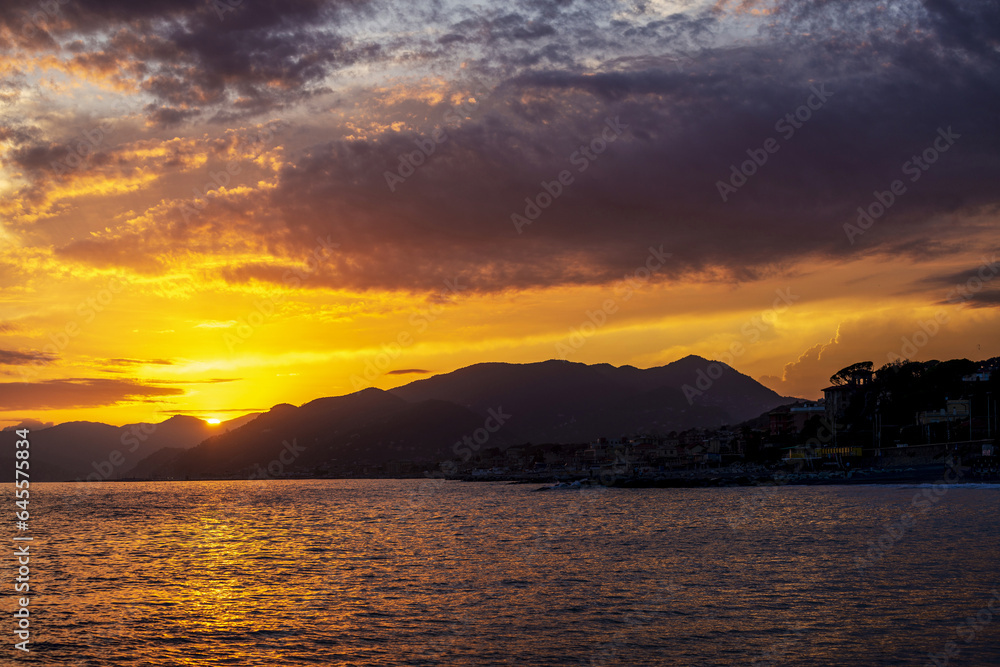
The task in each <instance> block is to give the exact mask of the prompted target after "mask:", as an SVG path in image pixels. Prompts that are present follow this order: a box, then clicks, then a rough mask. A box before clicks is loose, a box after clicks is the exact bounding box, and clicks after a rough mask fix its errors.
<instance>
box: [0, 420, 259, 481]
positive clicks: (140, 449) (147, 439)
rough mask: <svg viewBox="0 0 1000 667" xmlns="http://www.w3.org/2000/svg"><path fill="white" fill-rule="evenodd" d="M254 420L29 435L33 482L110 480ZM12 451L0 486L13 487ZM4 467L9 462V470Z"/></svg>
mask: <svg viewBox="0 0 1000 667" xmlns="http://www.w3.org/2000/svg"><path fill="white" fill-rule="evenodd" d="M256 416H257V415H256V414H249V415H243V416H242V417H238V418H236V419H233V420H230V421H227V422H223V423H222V424H219V425H217V426H211V425H209V424H207V423H206V422H205V421H204V420H202V419H198V418H197V417H190V416H187V415H176V416H173V417H170V418H169V419H167V420H165V421H162V422H160V423H158V424H153V423H139V424H126V425H125V426H111V425H109V424H101V423H99V422H66V423H63V424H59V425H57V426H51V427H49V428H45V429H38V430H32V431H31V435H30V442H31V480H32V481H39V482H53V481H75V480H85V479H87V478H88V477H90V478H91V479H92V480H95V481H96V480H101V479H114V478H116V477H118V476H119V475H121V474H123V473H124V472H126V471H128V470H129V469H130V468H132V467H134V466H135V465H136V464H137V463H138V462H139V461H141V460H142V459H144V458H146V457H147V456H149V455H150V454H152V453H154V452H156V451H158V450H160V449H162V448H164V447H175V448H179V449H180V450H185V449H189V448H191V447H194V446H195V445H197V444H198V443H200V442H203V441H204V440H205V439H206V438H209V437H211V436H212V435H215V434H218V433H220V432H222V431H225V430H228V429H231V428H236V427H238V426H241V425H242V424H245V423H246V422H248V421H251V420H253V419H255V418H256ZM12 451H13V450H11V451H8V452H4V454H3V455H2V456H0V466H2V470H0V481H5V482H11V481H13V477H14V475H13V470H14V462H13V461H14V459H13V455H12ZM116 452H117V453H116ZM4 461H9V463H10V465H7V464H6V463H3V462H4Z"/></svg>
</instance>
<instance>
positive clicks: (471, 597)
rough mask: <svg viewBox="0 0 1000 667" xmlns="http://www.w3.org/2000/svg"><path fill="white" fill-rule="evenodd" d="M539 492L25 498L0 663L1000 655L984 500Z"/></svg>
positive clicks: (228, 487)
mask: <svg viewBox="0 0 1000 667" xmlns="http://www.w3.org/2000/svg"><path fill="white" fill-rule="evenodd" d="M6 487H7V488H6V489H5V493H4V497H5V498H8V499H9V500H8V504H9V505H10V509H11V511H13V498H12V496H13V493H12V490H11V489H12V487H11V485H6ZM534 488H536V487H534V486H518V485H503V484H467V483H461V482H443V481H438V480H406V481H395V480H377V481H374V480H357V481H341V480H315V481H313V480H310V481H269V482H173V483H171V482H164V483H145V484H112V483H106V484H97V485H88V486H85V485H78V484H36V485H33V486H32V489H31V493H32V496H31V512H32V529H31V531H30V534H31V535H33V536H34V538H35V541H34V542H33V543H32V546H31V550H32V552H33V556H32V560H31V569H32V572H31V575H30V576H31V584H32V594H31V613H32V615H31V621H32V630H33V635H32V639H33V640H34V641H33V643H32V648H33V651H32V653H31V654H30V655H28V656H27V657H24V654H21V655H16V654H17V653H19V652H15V651H14V650H13V649H12V646H13V643H14V639H13V621H12V619H11V616H10V613H11V612H12V611H13V609H14V603H13V597H14V596H13V592H12V591H13V583H12V582H13V577H14V576H15V574H14V571H13V565H12V563H13V560H14V559H13V557H12V556H8V557H5V558H4V559H2V560H3V568H2V573H3V581H4V582H6V583H3V586H4V596H5V607H4V611H5V614H4V618H6V619H7V620H6V621H5V623H6V625H7V628H6V629H4V630H3V636H5V637H7V640H6V641H7V646H5V647H4V648H3V651H2V655H3V663H2V664H44V665H81V666H82V665H267V666H271V665H305V664H309V665H340V664H345V665H490V664H503V665H508V664H509V665H559V664H570V665H772V664H789V665H925V664H934V663H933V662H932V661H931V659H930V657H929V655H930V654H936V655H938V656H939V657H938V661H939V664H949V665H1000V595H998V592H1000V576H998V571H1000V570H998V554H1000V488H997V486H996V485H993V486H984V487H975V488H967V487H965V488H963V487H948V488H945V487H938V488H937V489H930V488H922V487H905V488H902V487H887V486H882V487H874V486H867V487H864V486H862V487H859V486H855V487H793V486H786V487H772V488H771V489H770V490H763V489H760V488H757V489H754V488H733V489H621V490H617V489H607V490H585V491H568V490H567V491H547V492H541V493H539V492H533V489H534ZM935 491H936V493H935ZM925 493H926V496H925V495H924V494H925ZM13 533H14V530H13V527H11V529H10V531H9V534H11V535H12V534H13ZM880 542H881V546H878V545H879V543H880ZM9 544H12V543H11V542H9ZM873 545H874V546H873ZM13 551H14V549H13V548H12V547H11V548H9V552H10V553H13ZM991 604H992V606H993V608H994V609H996V610H998V611H996V612H990V611H989V605H991ZM949 642H953V643H954V644H953V647H952V649H951V650H952V655H951V656H950V657H948V658H947V659H946V658H945V657H944V656H945V651H946V650H947V648H948V643H949ZM956 651H957V652H956ZM15 658H17V659H16V660H15Z"/></svg>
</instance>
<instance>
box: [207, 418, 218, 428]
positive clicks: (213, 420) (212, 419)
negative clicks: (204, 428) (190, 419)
mask: <svg viewBox="0 0 1000 667" xmlns="http://www.w3.org/2000/svg"><path fill="white" fill-rule="evenodd" d="M205 422H207V423H208V424H211V425H212V426H216V425H218V424H221V423H222V420H221V419H216V418H215V417H212V418H211V419H206V420H205Z"/></svg>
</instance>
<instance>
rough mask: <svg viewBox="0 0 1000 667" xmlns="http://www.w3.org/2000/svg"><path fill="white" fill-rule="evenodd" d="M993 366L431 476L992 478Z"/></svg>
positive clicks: (841, 391)
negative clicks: (953, 473)
mask: <svg viewBox="0 0 1000 667" xmlns="http://www.w3.org/2000/svg"><path fill="white" fill-rule="evenodd" d="M962 361H964V360H962ZM998 361H1000V360H998V359H992V360H989V361H986V362H979V363H978V364H974V363H973V362H964V363H965V364H966V366H962V365H958V366H955V367H945V366H947V365H949V364H951V365H955V364H958V362H942V363H940V364H938V362H923V363H921V362H898V363H896V364H887V365H886V366H885V367H883V368H881V369H879V370H878V371H875V370H874V368H873V364H872V363H871V362H862V363H860V364H855V365H854V366H850V367H848V368H845V369H843V370H842V371H840V372H839V373H838V374H837V375H834V376H833V377H832V378H831V381H832V382H833V384H831V386H829V387H827V388H826V389H824V390H823V394H824V398H822V399H820V400H818V401H816V402H798V403H794V404H790V405H783V406H781V407H778V408H776V409H774V410H771V411H770V412H768V413H766V414H763V415H761V416H760V417H759V418H757V419H754V420H750V421H748V422H744V423H742V424H739V425H734V426H722V427H720V428H717V429H690V430H686V431H681V432H671V433H666V434H637V435H622V436H608V437H600V438H597V439H595V440H593V441H592V442H590V443H586V444H578V445H559V444H547V445H546V444H538V445H535V444H526V445H521V446H512V447H509V448H507V449H504V450H502V451H501V450H500V449H499V448H489V447H485V448H483V449H482V450H481V451H480V452H478V453H477V454H475V455H473V456H472V457H470V458H469V459H468V460H466V461H445V462H443V463H441V465H440V471H441V472H440V473H439V474H443V475H444V476H447V477H457V478H464V479H477V478H478V479H523V480H531V479H539V480H541V479H555V480H565V479H581V478H591V479H607V478H609V477H612V478H614V479H617V480H628V479H637V480H638V479H643V478H646V479H650V478H653V479H655V478H684V477H688V478H706V477H717V478H725V477H726V476H727V475H734V476H735V475H741V474H747V473H752V472H754V471H758V472H760V471H764V470H781V469H783V470H785V471H787V472H788V473H789V474H796V475H800V476H805V477H816V478H824V477H841V478H843V477H855V478H861V477H864V476H865V475H876V474H884V473H886V472H893V471H896V472H900V473H903V472H906V471H913V470H919V469H921V468H924V469H928V468H929V469H932V470H938V469H940V468H943V467H944V466H945V463H946V461H948V460H959V461H960V462H961V465H962V466H964V469H965V470H966V471H967V472H966V474H968V475H970V476H972V477H975V478H983V479H996V478H997V475H998V465H997V461H998V459H997V457H996V456H995V440H996V437H997V424H998V419H997V414H996V401H997V398H1000V395H998V394H1000V387H998V380H1000V363H998ZM935 365H937V366H935ZM968 365H971V367H969V366H968ZM959 371H968V372H961V374H960V375H959V374H956V372H959ZM397 465H398V469H397V470H396V471H390V470H386V471H385V472H387V473H392V472H398V473H405V472H407V471H406V470H405V468H406V467H407V465H406V464H405V463H400V464H397ZM393 467H397V466H393Z"/></svg>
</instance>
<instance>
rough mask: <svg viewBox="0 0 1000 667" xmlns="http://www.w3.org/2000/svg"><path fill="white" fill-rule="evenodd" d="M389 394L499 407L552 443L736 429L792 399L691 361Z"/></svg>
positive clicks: (502, 375)
mask: <svg viewBox="0 0 1000 667" xmlns="http://www.w3.org/2000/svg"><path fill="white" fill-rule="evenodd" d="M710 367H711V368H710ZM720 371H721V375H720ZM709 374H711V376H718V377H717V378H715V379H713V378H712V377H711V376H710V375H709ZM699 378H701V384H700V385H699V384H698V382H699ZM685 386H686V387H687V388H688V389H687V391H688V395H687V396H686V395H685ZM703 388H704V389H703ZM390 393H392V394H394V395H396V396H399V397H400V398H404V399H406V400H408V401H411V402H413V401H421V400H428V399H438V400H443V401H449V402H452V403H456V404H458V405H462V406H464V407H467V408H469V409H470V410H473V411H475V412H477V413H479V414H484V415H485V414H486V411H487V410H489V409H490V408H498V407H501V406H502V407H503V409H504V411H505V412H506V413H509V414H511V415H512V418H511V421H510V425H511V427H512V428H513V429H514V430H515V431H516V432H517V433H518V434H519V435H520V436H521V437H522V439H523V440H525V441H530V442H553V443H567V442H587V441H589V440H591V439H593V438H595V437H597V436H618V435H624V434H628V433H641V432H661V433H667V432H669V431H671V430H678V431H679V430H684V429H688V428H698V427H719V426H721V425H723V424H737V423H740V422H743V421H746V420H748V419H753V418H754V417H757V416H759V415H760V414H761V413H763V412H767V411H768V410H771V409H773V408H775V407H777V406H779V405H782V404H785V403H788V402H790V401H794V400H795V399H794V398H791V399H790V398H785V397H782V396H779V395H778V394H777V393H775V392H774V391H772V390H770V389H768V388H767V387H765V386H763V385H762V384H760V383H759V382H757V381H756V380H754V379H753V378H751V377H748V376H746V375H743V374H742V373H739V372H738V371H736V370H734V369H732V368H730V367H729V366H727V365H725V364H722V363H717V362H711V361H709V360H707V359H703V358H702V357H698V356H694V355H692V356H688V357H685V358H683V359H680V360H678V361H675V362H673V363H671V364H667V365H666V366H659V367H655V368H648V369H639V368H635V367H634V366H620V367H615V366H612V365H610V364H596V365H587V364H582V363H573V362H568V361H558V360H551V361H544V362H540V363H533V364H504V363H486V364H476V365H474V366H469V367H467V368H462V369H459V370H457V371H454V372H452V373H446V374H443V375H437V376H434V377H431V378H427V379H425V380H417V381H415V382H411V383H410V384H407V385H405V386H402V387H398V388H396V389H391V390H390ZM688 396H690V398H691V400H690V401H689V400H688Z"/></svg>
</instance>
